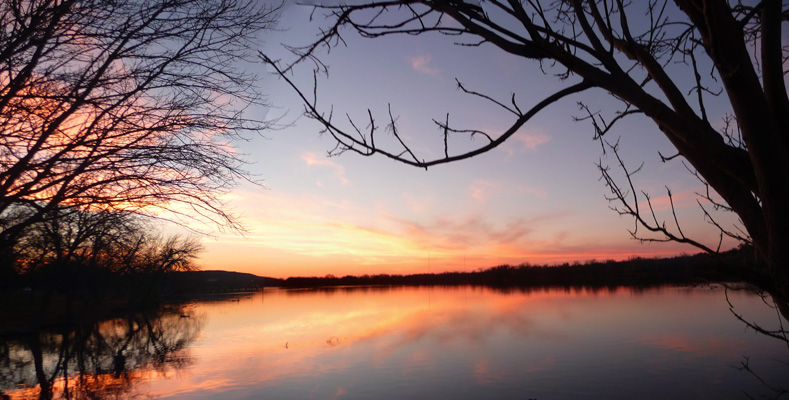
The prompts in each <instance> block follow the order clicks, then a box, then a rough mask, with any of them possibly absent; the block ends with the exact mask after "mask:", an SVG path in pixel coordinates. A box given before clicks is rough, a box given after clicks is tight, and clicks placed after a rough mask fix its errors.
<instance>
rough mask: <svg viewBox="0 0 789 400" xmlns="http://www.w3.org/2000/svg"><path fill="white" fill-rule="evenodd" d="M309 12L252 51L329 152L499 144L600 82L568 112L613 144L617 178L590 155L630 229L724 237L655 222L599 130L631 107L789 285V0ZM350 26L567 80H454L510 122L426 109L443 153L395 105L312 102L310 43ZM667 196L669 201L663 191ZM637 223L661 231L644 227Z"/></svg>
mask: <svg viewBox="0 0 789 400" xmlns="http://www.w3.org/2000/svg"><path fill="white" fill-rule="evenodd" d="M316 13H317V14H321V13H322V14H324V15H325V16H326V17H327V19H328V21H329V22H328V26H326V27H323V28H322V30H321V32H322V34H321V35H320V36H319V37H318V38H317V39H316V40H315V41H314V42H313V43H310V44H308V45H306V46H303V47H290V50H291V51H292V52H293V54H294V55H295V59H294V60H293V61H290V62H288V63H284V62H280V61H277V60H273V59H271V58H269V57H268V56H267V55H265V54H261V57H262V59H263V60H264V61H265V62H266V63H268V64H269V65H271V66H272V68H273V69H274V70H275V71H276V72H277V73H278V74H279V75H280V76H281V77H282V79H284V80H285V81H286V82H287V83H288V84H289V85H291V86H292V87H293V88H294V89H295V90H296V91H297V92H298V94H299V95H300V96H301V99H302V100H303V103H304V106H305V109H306V115H307V116H309V117H311V118H313V119H315V120H317V121H319V122H320V123H321V124H322V125H323V127H324V131H325V132H328V133H329V134H330V135H331V136H333V137H334V139H336V141H337V146H336V147H335V148H334V149H332V150H331V151H330V154H340V153H343V152H346V151H351V152H355V153H358V154H362V155H365V156H371V155H374V154H380V155H383V156H385V157H389V158H391V159H394V160H397V161H400V162H403V163H406V164H409V165H413V166H416V167H423V168H427V167H430V166H433V165H438V164H444V163H450V162H455V161H459V160H463V159H467V158H470V157H474V156H476V155H479V154H482V153H485V152H487V151H490V150H492V149H494V148H496V147H498V146H500V145H501V144H502V143H504V142H505V141H507V140H508V139H509V138H511V137H512V136H513V135H514V134H515V133H516V132H517V131H518V130H519V129H520V128H521V127H523V126H524V125H525V124H526V123H527V122H528V121H529V120H530V119H531V118H532V117H533V116H535V115H536V114H538V113H539V112H540V111H542V110H544V109H545V108H546V107H548V106H550V105H551V104H554V103H556V102H557V101H559V100H560V99H563V98H567V97H568V96H573V95H577V94H578V93H580V92H583V91H586V90H589V89H592V88H597V89H602V90H603V91H605V92H607V93H609V94H610V95H611V96H612V97H613V98H614V99H616V100H618V101H620V102H621V108H619V109H617V110H609V112H610V113H609V112H606V113H603V112H600V111H597V110H593V109H591V108H589V107H588V106H586V105H583V104H581V113H582V115H581V116H580V117H578V118H579V119H581V120H587V121H589V122H590V123H591V124H592V126H593V128H594V130H595V138H596V139H598V140H600V143H601V145H602V146H603V151H604V152H605V153H613V155H614V156H615V166H616V168H618V169H621V170H622V171H623V172H624V176H625V178H624V179H625V180H624V181H622V180H619V181H617V180H616V179H614V178H613V177H612V172H611V170H610V169H609V166H607V165H604V164H603V163H602V162H601V163H600V165H599V168H600V171H601V173H602V175H603V178H604V181H605V183H606V185H607V186H608V187H609V188H610V189H611V197H610V198H609V200H611V201H612V202H614V208H615V209H616V210H617V211H618V212H620V213H621V214H624V215H628V216H630V217H632V218H634V220H635V228H634V229H633V230H632V231H631V234H632V235H633V236H634V237H636V238H638V239H640V240H646V241H655V240H657V241H668V240H671V241H679V242H684V243H688V244H691V245H694V246H696V247H699V248H701V249H703V250H705V251H708V252H717V251H719V250H720V244H718V246H715V245H708V244H704V243H701V242H699V241H696V240H694V239H693V238H690V237H687V236H686V235H685V234H684V233H683V231H682V229H681V226H680V222H679V220H678V219H677V218H676V213H673V217H674V218H673V220H672V221H670V222H669V223H667V222H666V221H661V220H660V218H658V217H657V216H656V215H655V213H654V211H653V208H652V206H651V202H650V199H649V196H648V195H647V194H646V193H643V192H639V191H638V190H637V189H636V188H635V186H634V184H633V182H632V179H631V177H632V175H633V174H634V173H635V172H636V171H637V169H636V170H633V169H632V168H630V169H629V168H628V167H627V165H626V164H625V163H624V162H623V161H622V158H621V157H620V156H619V152H618V146H617V144H616V142H615V141H609V140H607V138H606V136H605V135H606V134H607V133H608V132H609V131H610V130H611V128H612V127H613V126H614V125H615V124H616V123H617V122H619V121H621V120H623V119H624V118H627V117H628V116H631V115H634V114H641V115H644V116H646V117H647V118H649V119H650V120H651V121H652V122H654V124H655V125H656V126H657V127H658V128H659V130H660V132H662V134H663V135H665V137H666V138H668V140H669V141H670V142H671V144H672V145H673V146H674V147H675V149H676V151H677V153H676V154H673V155H662V154H661V157H662V159H663V161H665V162H669V161H672V160H673V161H675V162H677V161H678V160H681V162H683V163H685V165H686V166H687V168H688V170H689V171H690V172H691V173H692V174H694V175H695V176H696V177H698V178H699V179H700V180H701V181H702V182H703V184H704V185H705V186H706V188H707V190H706V191H705V192H704V193H702V194H701V196H702V199H701V200H702V201H700V202H699V205H700V206H702V209H703V211H704V214H705V217H706V218H707V219H708V221H709V222H710V223H711V224H713V225H714V226H715V227H717V228H718V229H720V233H721V239H722V238H723V237H724V236H728V237H731V238H734V239H736V240H738V241H741V242H743V243H745V244H748V245H753V247H754V248H755V250H756V252H757V254H758V255H759V256H760V257H759V258H760V259H761V261H762V262H763V263H764V264H765V265H766V267H767V268H766V269H767V271H766V272H764V271H761V268H762V267H757V269H759V271H758V272H759V273H760V274H761V275H763V276H767V281H766V282H767V283H768V284H769V285H770V286H772V289H774V290H777V291H779V292H781V293H783V295H784V296H789V208H788V207H786V204H788V203H789V184H788V183H787V182H789V181H787V176H789V98H787V93H786V87H785V82H784V74H785V73H786V68H785V65H787V64H786V60H787V54H788V51H787V47H786V46H785V44H784V43H782V32H783V25H784V23H785V22H786V21H787V20H789V5H787V4H785V3H784V4H782V2H780V1H778V0H765V1H758V2H747V3H746V2H742V1H725V0H674V1H669V0H648V1H647V0H645V1H637V2H628V1H623V0H587V1H585V0H558V1H539V0H507V1H501V0H481V1H454V0H391V1H362V2H349V3H347V4H339V5H318V6H315V12H314V13H313V14H316ZM346 30H350V31H352V32H355V33H357V34H359V35H361V36H363V37H366V38H373V39H374V38H380V37H384V36H389V35H422V34H431V33H436V34H442V35H446V36H450V37H451V40H453V41H454V42H455V43H456V44H459V45H461V46H483V45H485V46H490V45H492V46H495V47H497V48H498V49H500V50H501V51H503V52H505V53H508V54H510V55H512V56H515V57H521V58H524V59H529V60H533V61H534V62H537V63H539V67H540V70H541V71H542V73H543V74H545V75H548V76H554V77H555V78H556V80H557V82H559V83H561V84H562V85H563V87H562V88H561V89H560V90H558V91H557V92H555V93H553V94H551V95H549V96H547V97H545V98H544V99H542V100H540V101H537V102H535V103H533V104H531V105H529V106H525V105H522V104H519V103H518V101H517V100H516V96H515V95H513V96H512V98H510V99H506V100H500V99H496V98H494V97H493V96H490V95H487V94H484V93H480V92H477V91H474V90H473V89H471V88H470V86H468V85H467V84H465V83H462V82H458V87H459V89H460V91H461V92H462V93H465V94H467V95H471V96H475V97H478V98H480V99H482V100H484V101H488V102H491V103H492V104H493V105H495V106H497V107H500V108H501V109H503V110H505V111H507V112H508V113H509V114H510V115H512V122H511V124H510V127H509V128H508V129H506V130H505V131H504V132H503V133H501V134H494V133H490V132H483V131H480V130H477V129H466V128H463V127H458V126H455V125H453V124H452V123H451V122H450V118H449V116H446V118H440V119H436V120H434V121H433V122H434V123H435V125H436V126H437V127H438V128H439V129H440V132H441V135H443V151H441V154H442V155H441V156H439V157H438V158H435V159H424V158H422V157H421V156H419V155H418V154H416V152H415V151H414V150H413V149H412V148H411V146H410V145H409V143H408V142H407V140H406V139H405V138H406V136H405V135H402V134H401V132H400V131H399V129H398V126H397V125H396V123H395V120H396V118H395V116H394V115H393V114H392V112H391V108H390V112H389V114H388V115H387V116H385V117H384V119H385V121H386V122H384V123H378V121H377V120H376V117H375V116H374V115H373V113H372V112H368V119H367V120H366V121H354V120H352V119H350V118H349V119H348V120H344V121H340V119H339V118H336V117H335V115H338V114H340V113H336V112H335V110H333V109H324V107H323V106H322V105H321V104H318V97H319V96H318V93H319V92H320V91H319V88H318V84H317V83H318V79H317V77H318V75H319V74H322V73H326V72H327V71H328V70H327V65H326V64H324V63H323V62H322V61H321V59H320V54H319V53H320V51H322V50H325V49H331V48H333V47H336V46H338V45H344V44H345V41H344V39H343V36H342V34H343V33H344V32H346ZM302 63H311V65H312V66H313V67H314V75H315V79H314V80H313V82H314V87H312V88H300V87H298V86H297V84H296V83H295V81H294V80H293V79H292V73H293V72H294V68H295V67H296V66H297V65H299V64H302ZM713 98H715V102H716V103H719V102H721V101H724V102H726V105H727V110H726V111H725V118H724V119H723V121H711V120H710V118H709V116H708V105H709V103H710V102H711V99H713ZM343 118H344V117H343ZM721 126H722V128H720V127H721ZM382 127H383V128H384V129H385V130H386V131H387V132H389V133H390V134H391V135H392V136H393V137H394V139H395V140H394V142H393V143H394V147H384V146H380V145H379V143H381V142H382V141H381V140H378V142H376V134H377V133H378V132H379V131H380V128H382ZM716 127H718V128H716ZM464 136H465V137H469V138H481V139H482V145H476V147H474V148H473V149H471V150H465V149H464V150H461V151H456V152H453V151H452V149H451V148H450V146H449V143H450V140H448V139H449V138H450V137H451V138H455V137H464ZM477 143H479V142H477ZM668 198H669V200H672V197H671V192H670V190H669V191H668ZM644 204H646V207H645V206H644ZM711 208H716V209H722V210H727V211H732V212H734V213H736V215H737V216H738V217H739V222H740V224H741V225H735V226H726V225H724V224H722V223H719V222H718V221H716V220H715V219H714V218H713V215H712V213H711V212H710V209H711ZM672 211H673V205H672ZM639 228H641V229H646V230H648V231H651V232H653V233H657V234H658V236H657V237H656V236H649V235H647V236H644V235H642V234H641V233H640V232H639Z"/></svg>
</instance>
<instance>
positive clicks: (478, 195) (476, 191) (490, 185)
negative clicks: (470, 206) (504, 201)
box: [468, 179, 548, 202]
mask: <svg viewBox="0 0 789 400" xmlns="http://www.w3.org/2000/svg"><path fill="white" fill-rule="evenodd" d="M468 191H469V193H470V195H471V197H472V198H473V199H475V200H477V201H480V202H485V201H487V200H488V199H489V198H490V197H491V196H494V195H501V194H505V195H512V194H513V193H520V194H524V193H525V194H528V195H531V196H534V197H537V198H539V199H542V200H545V199H547V198H548V192H547V191H546V190H545V189H540V188H533V187H529V186H524V185H515V184H512V183H506V182H496V181H488V180H482V179H477V180H475V181H473V182H471V183H470V184H469V186H468Z"/></svg>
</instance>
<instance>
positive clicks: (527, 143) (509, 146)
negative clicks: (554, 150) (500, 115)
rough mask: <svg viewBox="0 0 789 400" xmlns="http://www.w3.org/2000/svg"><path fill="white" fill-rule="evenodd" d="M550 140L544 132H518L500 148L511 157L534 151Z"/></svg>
mask: <svg viewBox="0 0 789 400" xmlns="http://www.w3.org/2000/svg"><path fill="white" fill-rule="evenodd" d="M550 140H551V138H550V137H549V136H548V135H546V134H544V133H542V132H534V131H532V132H518V133H516V134H515V135H514V136H512V138H510V139H509V140H508V141H507V142H506V143H505V144H504V145H503V146H501V147H499V148H500V149H501V150H503V151H504V152H506V153H507V155H508V156H510V157H511V156H514V155H515V154H519V153H522V152H525V151H534V150H536V149H537V148H538V147H540V146H542V145H544V144H545V143H548V142H549V141H550Z"/></svg>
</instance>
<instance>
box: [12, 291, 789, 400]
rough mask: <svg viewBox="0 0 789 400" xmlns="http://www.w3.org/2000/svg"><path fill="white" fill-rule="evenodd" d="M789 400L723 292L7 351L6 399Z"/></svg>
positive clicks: (372, 294)
mask: <svg viewBox="0 0 789 400" xmlns="http://www.w3.org/2000/svg"><path fill="white" fill-rule="evenodd" d="M728 295H729V299H730V301H731V303H732V304H733V305H734V310H735V311H736V312H738V313H741V314H743V315H744V316H745V317H747V318H748V319H749V320H753V321H755V322H756V323H758V324H759V325H760V326H763V327H765V328H770V329H774V328H777V327H778V326H779V323H781V322H782V323H784V324H786V321H784V320H779V317H778V313H777V312H776V310H775V309H773V308H770V307H768V305H767V304H765V302H763V301H762V299H761V298H760V297H758V296H755V295H753V294H748V293H746V292H743V291H736V292H732V291H729V293H728ZM767 300H768V303H770V301H769V299H767ZM770 304H771V303H770ZM785 326H787V325H785ZM745 364H747V366H748V367H749V369H750V371H748V370H746V369H744V368H743V365H745ZM40 382H45V384H44V387H45V389H44V390H41V386H40V385H39V383H40ZM47 388H49V389H47ZM781 388H783V389H789V347H787V345H786V344H785V343H783V342H781V341H779V340H776V339H773V338H769V337H766V336H764V335H760V334H755V333H754V332H753V330H750V329H745V326H744V325H743V323H742V322H740V321H738V320H737V319H736V318H735V317H734V316H733V315H732V313H731V312H730V310H729V305H728V303H727V301H726V296H725V291H724V290H723V288H721V287H720V286H715V285H712V286H705V287H697V288H689V287H667V288H661V289H649V290H638V291H637V290H633V289H630V288H620V289H616V290H610V291H609V290H602V291H589V290H580V289H579V290H561V289H559V290H557V289H536V290H530V291H519V290H515V291H509V292H501V291H496V290H493V289H487V288H473V287H452V288H438V287H436V288H391V289H390V288H386V289H383V288H368V289H354V290H350V289H348V290H343V289H338V290H332V291H315V290H302V291H288V290H266V291H265V292H262V293H256V294H253V295H248V296H242V297H240V298H235V299H230V300H224V301H213V302H199V303H194V304H190V305H187V306H185V307H181V308H175V309H172V310H166V311H162V312H160V313H157V314H155V315H137V316H133V317H130V318H128V319H118V320H113V321H105V322H103V323H101V324H94V325H92V326H89V327H85V328H81V329H78V330H75V331H71V332H60V333H49V334H41V335H37V336H36V335H33V336H29V337H26V338H25V337H21V338H13V339H9V340H6V341H5V342H3V341H0V390H2V394H3V395H5V396H8V397H10V398H11V399H28V398H46V397H47V396H50V397H52V398H89V397H91V396H93V397H98V398H131V397H134V398H160V399H220V398H221V399H258V398H273V399H371V398H373V399H374V398H392V399H405V398H408V399H413V398H417V399H418V398H422V399H438V398H452V399H463V398H469V399H482V398H486V399H487V398H504V399H506V398H512V399H571V398H621V399H631V398H632V399H635V398H638V399H646V398H654V399H666V398H694V399H696V398H699V399H703V398H709V399H722V398H732V399H745V398H748V396H751V397H754V398H759V397H762V396H767V397H776V396H777V395H779V394H780V392H779V391H776V390H775V389H781ZM787 396H789V394H787ZM0 398H5V397H2V395H0Z"/></svg>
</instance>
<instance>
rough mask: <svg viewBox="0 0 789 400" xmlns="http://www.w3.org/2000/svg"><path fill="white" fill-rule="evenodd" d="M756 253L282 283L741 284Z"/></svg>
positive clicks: (740, 251) (295, 279)
mask: <svg viewBox="0 0 789 400" xmlns="http://www.w3.org/2000/svg"><path fill="white" fill-rule="evenodd" d="M750 254H752V250H750V249H747V248H740V249H736V250H732V251H730V252H727V253H724V254H723V257H713V256H710V255H708V254H703V253H702V254H696V255H683V256H677V257H673V258H660V259H659V258H641V257H634V258H631V259H628V260H625V261H614V260H606V261H597V260H590V261H587V262H584V263H581V262H575V263H572V264H571V263H564V264H560V265H550V266H549V265H542V266H537V265H530V264H523V265H520V266H511V265H500V266H496V267H492V268H487V269H480V270H478V271H472V272H443V273H436V274H410V275H389V274H378V275H362V276H351V275H348V276H344V277H335V276H331V275H329V276H325V277H293V278H288V279H286V280H284V281H283V282H282V283H280V286H283V287H319V286H355V285H414V286H419V285H481V286H492V287H537V286H590V287H616V286H625V285H626V286H653V285H660V284H693V283H699V282H704V281H728V280H739V279H741V278H740V276H741V275H739V274H740V273H741V272H742V271H741V269H743V270H744V269H745V268H746V267H745V266H746V265H747V260H748V257H749V255H750Z"/></svg>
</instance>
